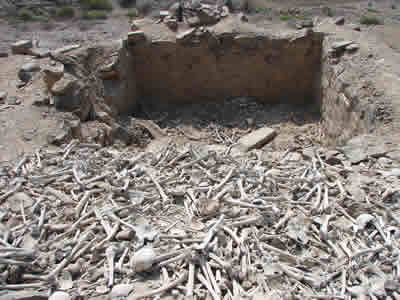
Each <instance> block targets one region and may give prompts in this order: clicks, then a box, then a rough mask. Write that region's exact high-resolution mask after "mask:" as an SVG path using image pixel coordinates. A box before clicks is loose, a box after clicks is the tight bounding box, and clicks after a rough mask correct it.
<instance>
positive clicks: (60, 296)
mask: <svg viewBox="0 0 400 300" xmlns="http://www.w3.org/2000/svg"><path fill="white" fill-rule="evenodd" d="M71 299H72V297H71V296H70V295H69V294H68V293H66V292H61V291H57V292H54V293H53V294H52V295H51V296H50V297H49V300H71Z"/></svg>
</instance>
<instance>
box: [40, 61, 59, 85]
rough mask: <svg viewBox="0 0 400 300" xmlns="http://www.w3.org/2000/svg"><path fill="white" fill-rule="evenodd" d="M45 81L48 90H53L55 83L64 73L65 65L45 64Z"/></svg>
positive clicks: (43, 71)
mask: <svg viewBox="0 0 400 300" xmlns="http://www.w3.org/2000/svg"><path fill="white" fill-rule="evenodd" d="M42 73H43V81H44V82H45V84H46V87H47V89H48V90H51V89H52V88H53V86H54V84H55V83H56V82H57V81H58V80H60V79H61V77H63V75H64V65H61V66H59V67H52V66H45V67H44V68H43V70H42Z"/></svg>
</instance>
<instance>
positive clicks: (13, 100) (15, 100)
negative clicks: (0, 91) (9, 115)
mask: <svg viewBox="0 0 400 300" xmlns="http://www.w3.org/2000/svg"><path fill="white" fill-rule="evenodd" d="M7 104H8V105H18V104H20V101H19V100H18V98H17V96H8V98H7Z"/></svg>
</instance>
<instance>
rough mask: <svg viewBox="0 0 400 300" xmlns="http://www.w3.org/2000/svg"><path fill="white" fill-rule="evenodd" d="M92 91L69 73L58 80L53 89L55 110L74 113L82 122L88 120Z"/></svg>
mask: <svg viewBox="0 0 400 300" xmlns="http://www.w3.org/2000/svg"><path fill="white" fill-rule="evenodd" d="M92 92H93V91H92V90H91V89H90V87H89V86H88V85H85V84H84V83H83V82H82V80H80V79H78V78H76V77H74V76H73V75H71V74H69V73H65V74H64V76H63V77H62V78H61V79H60V80H58V81H57V82H56V83H55V84H54V85H53V87H52V88H51V94H52V96H53V100H54V105H55V108H56V109H58V110H63V111H71V112H72V111H74V112H76V113H77V114H78V116H79V118H80V119H81V120H87V119H88V118H89V114H90V113H91V111H92V109H93V107H92V104H93V103H92V100H93V95H92Z"/></svg>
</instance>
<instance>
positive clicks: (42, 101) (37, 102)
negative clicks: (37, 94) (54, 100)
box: [32, 96, 50, 106]
mask: <svg viewBox="0 0 400 300" xmlns="http://www.w3.org/2000/svg"><path fill="white" fill-rule="evenodd" d="M32 105H35V106H48V105H50V98H49V97H47V96H45V97H42V98H39V99H36V100H35V101H33V103H32Z"/></svg>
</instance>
